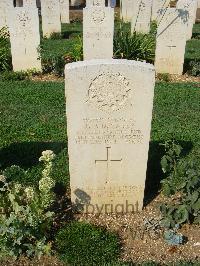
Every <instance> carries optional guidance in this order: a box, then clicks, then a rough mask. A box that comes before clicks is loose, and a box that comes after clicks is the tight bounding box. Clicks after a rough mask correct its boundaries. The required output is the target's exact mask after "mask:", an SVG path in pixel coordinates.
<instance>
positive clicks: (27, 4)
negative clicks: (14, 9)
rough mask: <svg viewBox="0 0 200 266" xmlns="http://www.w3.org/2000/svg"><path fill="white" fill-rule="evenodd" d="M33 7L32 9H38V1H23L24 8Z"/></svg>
mask: <svg viewBox="0 0 200 266" xmlns="http://www.w3.org/2000/svg"><path fill="white" fill-rule="evenodd" d="M26 6H27V7H31V8H34V7H37V6H36V0H23V7H26Z"/></svg>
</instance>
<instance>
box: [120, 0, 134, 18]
mask: <svg viewBox="0 0 200 266" xmlns="http://www.w3.org/2000/svg"><path fill="white" fill-rule="evenodd" d="M133 11H134V1H133V0H121V1H120V18H121V19H122V20H123V21H124V22H131V20H132V17H133Z"/></svg>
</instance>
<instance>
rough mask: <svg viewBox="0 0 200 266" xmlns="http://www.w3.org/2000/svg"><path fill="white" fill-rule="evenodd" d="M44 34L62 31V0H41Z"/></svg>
mask: <svg viewBox="0 0 200 266" xmlns="http://www.w3.org/2000/svg"><path fill="white" fill-rule="evenodd" d="M41 12H42V31H43V36H45V37H50V36H51V34H52V33H60V32H61V22H60V2H59V1H58V0H41Z"/></svg>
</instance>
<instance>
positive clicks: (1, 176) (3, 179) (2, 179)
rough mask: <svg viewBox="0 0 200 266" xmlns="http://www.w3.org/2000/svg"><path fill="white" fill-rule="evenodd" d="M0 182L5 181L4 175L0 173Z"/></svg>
mask: <svg viewBox="0 0 200 266" xmlns="http://www.w3.org/2000/svg"><path fill="white" fill-rule="evenodd" d="M0 182H3V183H5V182H6V177H5V176H4V175H0Z"/></svg>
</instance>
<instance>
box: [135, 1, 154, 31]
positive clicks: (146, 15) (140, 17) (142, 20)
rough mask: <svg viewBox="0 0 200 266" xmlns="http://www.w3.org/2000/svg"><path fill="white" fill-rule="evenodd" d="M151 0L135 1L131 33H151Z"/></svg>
mask: <svg viewBox="0 0 200 266" xmlns="http://www.w3.org/2000/svg"><path fill="white" fill-rule="evenodd" d="M151 9H152V1H151V0H135V1H134V10H133V17H132V21H131V31H132V32H134V31H136V32H141V33H149V31H150V20H151Z"/></svg>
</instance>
